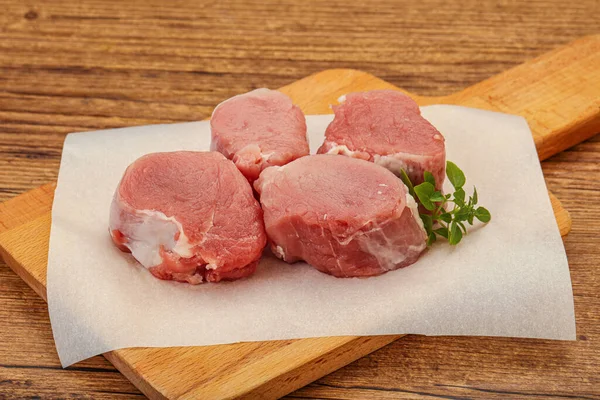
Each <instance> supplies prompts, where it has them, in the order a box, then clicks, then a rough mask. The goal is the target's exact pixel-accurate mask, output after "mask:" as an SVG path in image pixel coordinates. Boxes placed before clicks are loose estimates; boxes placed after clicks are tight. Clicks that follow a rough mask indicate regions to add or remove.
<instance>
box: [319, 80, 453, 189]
mask: <svg viewBox="0 0 600 400" xmlns="http://www.w3.org/2000/svg"><path fill="white" fill-rule="evenodd" d="M340 101H341V102H342V103H341V104H340V105H338V106H334V107H333V110H334V112H335V118H334V120H333V121H332V122H331V124H330V125H329V126H328V127H327V130H326V132H325V142H324V143H323V145H322V146H321V147H320V148H319V150H318V153H328V154H343V155H346V156H350V157H355V158H361V159H364V160H368V161H374V162H375V163H376V164H379V165H381V166H383V167H385V168H387V169H389V170H390V171H392V172H393V173H394V174H396V175H399V173H400V170H401V169H404V170H405V171H406V173H407V175H408V176H409V178H410V179H411V181H412V182H413V183H414V184H415V185H417V184H419V183H422V182H423V172H425V171H429V172H431V173H432V174H433V176H434V178H435V182H436V186H437V189H441V188H442V184H443V182H444V177H445V170H446V149H445V146H444V137H443V136H442V134H441V133H440V132H439V131H438V130H437V129H436V128H435V127H434V126H433V125H431V124H430V123H429V121H427V120H426V119H425V118H423V117H422V116H421V111H420V110H419V106H418V105H417V103H415V102H414V101H413V100H412V99H411V98H410V97H408V96H406V95H405V94H402V93H400V92H397V91H394V90H373V91H370V92H359V93H350V94H348V95H346V96H342V98H341V99H340Z"/></svg>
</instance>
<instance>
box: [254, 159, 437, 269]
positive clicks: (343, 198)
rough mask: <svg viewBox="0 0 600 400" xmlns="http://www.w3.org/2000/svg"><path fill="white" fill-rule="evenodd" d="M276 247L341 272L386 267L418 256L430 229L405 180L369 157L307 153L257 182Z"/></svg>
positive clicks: (283, 254)
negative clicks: (368, 160)
mask: <svg viewBox="0 0 600 400" xmlns="http://www.w3.org/2000/svg"><path fill="white" fill-rule="evenodd" d="M254 188H255V189H256V190H257V192H258V193H259V194H260V202H261V205H262V207H263V211H264V218H265V227H266V230H267V236H268V237H269V240H270V242H271V249H272V251H273V253H274V254H275V255H276V256H278V257H279V258H282V259H283V260H285V261H287V262H295V261H299V260H304V261H306V262H307V263H309V264H311V265H312V266H314V267H315V268H317V269H318V270H319V271H321V272H325V273H328V274H331V275H334V276H337V277H361V276H372V275H379V274H382V273H385V272H387V271H390V270H395V269H397V268H401V267H405V266H407V265H410V264H412V263H414V262H415V261H417V259H418V258H419V255H420V254H421V252H422V251H423V250H424V249H425V247H426V233H425V230H424V228H423V223H422V221H421V218H420V217H419V215H418V210H417V205H416V203H415V201H414V199H413V198H412V196H411V195H410V194H408V193H407V189H406V186H404V184H403V183H402V182H401V181H400V180H399V179H398V178H397V177H396V176H395V175H394V174H393V173H391V172H390V171H388V170H387V169H385V168H383V167H381V166H379V165H376V164H374V163H371V162H367V161H364V160H360V159H355V158H350V157H342V156H338V155H314V156H307V157H302V158H300V159H298V160H295V161H293V162H291V163H289V164H287V165H286V166H284V167H271V168H267V169H266V170H264V171H263V173H262V174H261V175H260V178H259V179H258V180H257V181H256V182H255V183H254Z"/></svg>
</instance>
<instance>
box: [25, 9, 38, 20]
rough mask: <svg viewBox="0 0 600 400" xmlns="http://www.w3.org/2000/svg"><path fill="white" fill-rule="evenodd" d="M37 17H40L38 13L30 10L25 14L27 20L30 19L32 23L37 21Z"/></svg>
mask: <svg viewBox="0 0 600 400" xmlns="http://www.w3.org/2000/svg"><path fill="white" fill-rule="evenodd" d="M37 17H38V13H37V12H35V11H33V10H29V11H27V12H26V13H25V19H28V20H30V21H32V20H34V19H37Z"/></svg>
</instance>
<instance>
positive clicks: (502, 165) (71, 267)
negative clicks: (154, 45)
mask: <svg viewBox="0 0 600 400" xmlns="http://www.w3.org/2000/svg"><path fill="white" fill-rule="evenodd" d="M423 114H424V116H425V117H426V118H427V119H428V120H429V121H431V122H432V123H433V124H434V125H435V126H436V127H437V128H438V129H439V130H440V131H441V132H442V133H443V134H444V136H445V137H446V145H447V156H448V159H449V160H452V161H454V162H455V163H456V164H458V165H459V166H460V167H461V168H462V169H463V170H464V171H465V174H466V176H467V185H466V188H468V190H467V191H468V192H470V191H471V186H472V185H476V186H477V189H478V194H479V199H480V201H479V202H480V204H482V205H484V206H486V207H487V208H488V209H489V210H490V211H491V213H492V222H491V223H490V224H488V225H487V226H485V227H480V228H475V229H473V228H472V229H471V231H470V233H469V235H468V236H467V237H465V238H464V239H463V242H462V243H460V245H459V246H458V247H456V248H451V247H450V246H449V245H447V244H444V243H439V242H438V243H436V244H435V245H434V246H433V247H432V248H431V249H430V250H429V251H428V252H426V253H425V254H424V255H423V256H422V257H421V259H420V260H419V261H418V262H417V263H416V264H414V265H412V266H410V267H408V268H404V269H401V270H398V271H393V272H390V273H387V274H385V275H382V276H379V277H373V278H368V279H336V278H333V277H331V276H328V275H325V274H322V273H320V272H318V271H316V270H315V269H313V268H312V267H310V266H308V265H306V264H304V263H297V264H293V265H289V264H286V263H284V262H281V261H279V260H276V259H274V258H272V257H269V256H265V257H263V260H262V261H261V263H260V266H259V268H258V270H257V272H256V274H255V275H254V276H252V277H251V278H249V279H245V280H241V281H236V282H223V283H219V284H204V285H200V286H195V287H194V286H190V285H186V284H178V283H174V282H165V281H160V280H157V279H156V278H154V277H153V276H151V275H150V273H148V272H147V271H146V270H145V269H144V268H143V267H141V266H140V265H139V264H137V263H136V262H135V260H134V259H133V258H132V257H131V256H130V255H128V254H125V253H122V252H121V251H119V250H117V248H116V247H115V246H113V244H112V242H111V240H110V236H109V234H108V228H107V226H108V216H109V207H110V202H111V198H112V195H113V192H114V190H115V188H116V186H117V184H118V182H119V179H120V178H121V175H122V173H123V171H124V170H125V168H126V167H127V166H128V165H129V164H130V163H131V162H132V161H134V160H135V159H136V158H138V157H140V156H141V155H143V154H146V153H151V152H157V151H175V150H208V149H209V143H210V129H209V125H208V123H207V122H192V123H184V124H174V125H155V126H142V127H133V128H125V129H112V130H106V131H98V132H85V133H75V134H71V135H68V136H67V139H66V141H65V145H64V150H63V155H62V161H61V166H60V173H59V179H58V186H57V188H56V193H55V198H54V206H53V209H52V231H51V234H50V252H49V256H48V288H47V290H48V307H49V310H50V317H51V321H52V329H53V332H54V338H55V341H56V347H57V350H58V354H59V356H60V360H61V362H62V364H63V366H68V365H70V364H73V363H75V362H77V361H80V360H82V359H85V358H88V357H91V356H94V355H96V354H99V353H104V352H107V351H110V350H115V349H118V348H124V347H136V346H143V347H152V346H161V347H162V346H165V347H166V346H206V345H215V344H223V343H232V342H240V341H263V340H275V339H291V338H306V337H316V336H339V335H387V334H402V333H418V334H425V335H486V336H511V337H532V338H547V339H574V338H575V318H574V312H573V295H572V290H571V281H570V276H569V269H568V264H567V259H566V256H565V251H564V248H563V244H562V240H561V238H560V235H559V231H558V228H557V225H556V222H555V219H554V215H553V213H552V208H551V205H550V200H549V198H548V193H547V190H546V186H545V183H544V179H543V176H542V171H541V168H540V164H539V161H538V158H537V154H536V151H535V147H534V144H533V140H532V137H531V133H530V131H529V128H528V126H527V123H526V121H525V120H524V119H523V118H521V117H516V116H511V115H505V114H499V113H492V112H487V111H481V110H475V109H468V108H463V107H456V106H429V107H425V108H423ZM331 119H332V115H324V116H309V117H307V122H308V127H309V138H310V144H311V149H312V151H313V152H314V151H315V150H316V149H317V148H318V146H319V145H320V144H321V142H322V141H323V132H324V130H325V128H326V126H327V124H328V123H329V122H330V121H331Z"/></svg>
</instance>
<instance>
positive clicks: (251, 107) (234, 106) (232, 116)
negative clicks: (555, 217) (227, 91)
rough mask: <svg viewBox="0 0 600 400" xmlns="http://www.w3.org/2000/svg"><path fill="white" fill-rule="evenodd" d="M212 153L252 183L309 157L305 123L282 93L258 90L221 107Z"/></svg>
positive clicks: (215, 117)
mask: <svg viewBox="0 0 600 400" xmlns="http://www.w3.org/2000/svg"><path fill="white" fill-rule="evenodd" d="M210 128H211V133H212V143H211V150H216V151H219V152H221V153H223V155H225V157H227V158H229V159H230V160H233V162H234V163H235V165H236V166H237V167H238V168H239V170H240V171H242V173H243V174H244V176H245V177H246V178H247V179H248V180H249V181H250V182H251V183H252V182H253V181H254V180H255V179H257V178H258V175H259V174H260V172H261V171H262V170H264V169H265V168H267V167H269V166H272V165H285V164H287V163H289V162H290V161H293V160H295V159H296V158H299V157H302V156H306V155H308V153H309V149H308V140H307V137H306V119H305V118H304V114H303V113H302V110H300V108H299V107H298V106H295V105H294V104H292V100H291V99H290V98H289V97H288V96H286V95H285V94H283V93H280V92H277V91H275V90H269V89H256V90H253V91H251V92H248V93H245V94H241V95H239V96H235V97H232V98H231V99H229V100H226V101H224V102H223V103H221V104H219V105H218V106H217V107H216V108H215V110H214V111H213V114H212V118H211V120H210Z"/></svg>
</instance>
